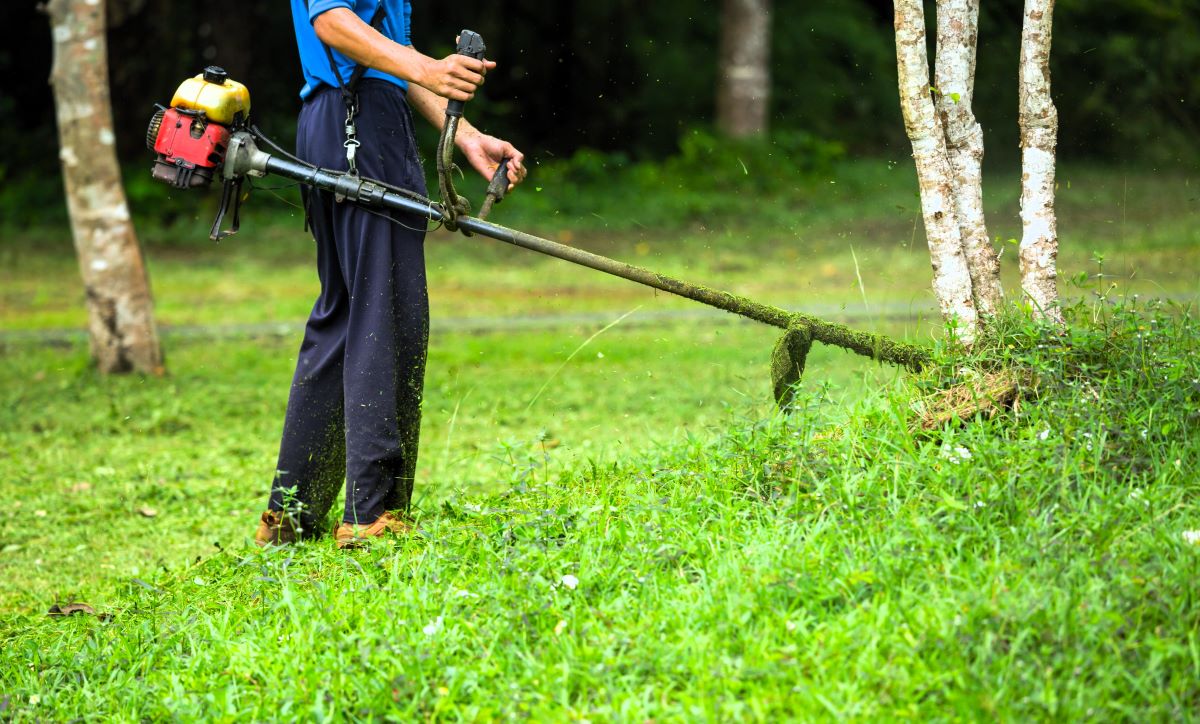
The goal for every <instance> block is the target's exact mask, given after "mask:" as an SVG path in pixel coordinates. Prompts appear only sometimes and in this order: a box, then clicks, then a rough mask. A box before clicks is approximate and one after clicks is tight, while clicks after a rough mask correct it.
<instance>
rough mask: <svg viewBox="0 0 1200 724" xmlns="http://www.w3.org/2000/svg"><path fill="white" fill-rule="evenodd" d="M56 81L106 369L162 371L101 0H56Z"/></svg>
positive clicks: (74, 220) (64, 156)
mask: <svg viewBox="0 0 1200 724" xmlns="http://www.w3.org/2000/svg"><path fill="white" fill-rule="evenodd" d="M47 12H48V13H49V15H50V22H51V26H52V29H53V36H54V69H53V70H52V71H51V78H50V80H51V83H52V84H53V86H54V101H55V107H56V111H57V115H58V135H59V146H60V150H59V159H60V160H61V161H62V169H63V180H64V182H65V185H66V193H67V209H68V211H69V212H70V216H71V232H72V235H73V236H74V238H75V250H76V252H77V253H78V256H79V270H80V273H81V274H82V276H83V285H84V290H85V292H86V296H87V309H88V332H89V334H90V336H91V348H92V355H93V356H94V357H95V359H96V362H97V365H98V367H99V369H100V371H101V372H104V373H113V372H130V371H138V372H147V373H152V374H161V373H162V371H163V360H162V351H161V349H160V348H159V343H158V332H157V330H156V329H155V326H154V303H153V300H152V299H151V296H150V283H149V280H148V279H147V277H146V270H145V267H144V266H143V264H142V254H141V250H140V249H139V247H138V242H137V237H136V236H134V233H133V224H132V222H131V221H130V218H129V207H128V205H127V204H126V203H125V192H124V189H123V187H122V185H121V169H120V167H119V166H118V165H117V157H116V152H115V150H114V148H113V142H114V140H115V136H114V134H113V122H112V106H111V103H110V101H109V90H108V58H107V50H106V47H105V37H104V29H105V26H104V2H103V0H50V2H49V3H48V5H47Z"/></svg>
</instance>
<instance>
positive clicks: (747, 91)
mask: <svg viewBox="0 0 1200 724" xmlns="http://www.w3.org/2000/svg"><path fill="white" fill-rule="evenodd" d="M770 53H771V0H724V2H723V3H722V11H721V48H720V55H719V64H720V78H719V80H718V82H717V128H718V130H720V131H721V132H722V133H724V134H725V135H727V136H731V137H733V138H745V137H747V136H754V135H759V134H763V133H766V132H767V111H768V108H769V105H770V99H771V70H770Z"/></svg>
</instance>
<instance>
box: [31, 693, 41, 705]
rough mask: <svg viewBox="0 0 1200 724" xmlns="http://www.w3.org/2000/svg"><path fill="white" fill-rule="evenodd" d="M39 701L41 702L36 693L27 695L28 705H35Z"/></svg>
mask: <svg viewBox="0 0 1200 724" xmlns="http://www.w3.org/2000/svg"><path fill="white" fill-rule="evenodd" d="M41 703H42V697H41V696H39V695H38V694H30V696H29V705H30V706H37V705H38V704H41Z"/></svg>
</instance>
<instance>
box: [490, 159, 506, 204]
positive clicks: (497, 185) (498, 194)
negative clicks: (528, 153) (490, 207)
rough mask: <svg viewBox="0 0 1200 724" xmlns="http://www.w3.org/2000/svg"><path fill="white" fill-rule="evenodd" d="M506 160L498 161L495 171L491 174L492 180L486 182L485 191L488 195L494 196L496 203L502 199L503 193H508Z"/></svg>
mask: <svg viewBox="0 0 1200 724" xmlns="http://www.w3.org/2000/svg"><path fill="white" fill-rule="evenodd" d="M508 161H509V159H507V158H506V159H504V160H503V161H501V162H500V166H499V167H498V168H497V169H496V173H494V174H492V181H491V183H489V184H488V187H487V193H488V195H489V196H494V197H495V198H496V203H499V202H501V201H503V200H504V194H506V193H508Z"/></svg>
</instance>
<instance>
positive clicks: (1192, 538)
mask: <svg viewBox="0 0 1200 724" xmlns="http://www.w3.org/2000/svg"><path fill="white" fill-rule="evenodd" d="M1183 542H1184V543H1190V544H1191V545H1194V546H1197V545H1200V530H1185V531H1184V532H1183Z"/></svg>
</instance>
